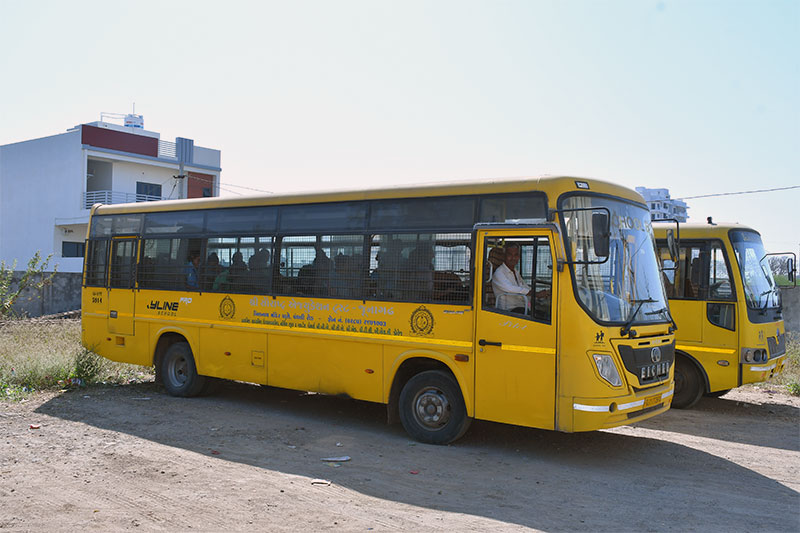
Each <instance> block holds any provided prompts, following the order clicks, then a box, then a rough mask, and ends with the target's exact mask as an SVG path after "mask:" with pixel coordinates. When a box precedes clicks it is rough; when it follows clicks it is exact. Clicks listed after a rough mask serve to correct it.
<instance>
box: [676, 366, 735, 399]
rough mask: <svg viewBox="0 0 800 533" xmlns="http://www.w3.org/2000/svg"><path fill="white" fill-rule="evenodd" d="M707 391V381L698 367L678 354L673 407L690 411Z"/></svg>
mask: <svg viewBox="0 0 800 533" xmlns="http://www.w3.org/2000/svg"><path fill="white" fill-rule="evenodd" d="M705 391H706V383H705V379H703V375H702V374H701V373H700V369H699V368H697V365H696V364H695V363H694V362H693V361H692V360H691V359H689V358H688V357H686V356H685V355H683V354H680V353H676V354H675V395H674V397H673V399H672V407H675V408H676V409H689V408H690V407H692V406H694V405H695V404H696V403H697V402H698V401H699V400H700V398H701V397H702V396H703V393H704V392H705ZM725 392H727V391H725Z"/></svg>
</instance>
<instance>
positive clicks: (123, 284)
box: [110, 239, 137, 289]
mask: <svg viewBox="0 0 800 533" xmlns="http://www.w3.org/2000/svg"><path fill="white" fill-rule="evenodd" d="M111 242H112V243H113V244H112V246H111V269H110V277H111V283H110V286H111V287H112V288H120V289H129V288H131V287H133V283H134V279H133V273H134V270H135V268H136V243H137V241H136V239H115V240H113V241H111Z"/></svg>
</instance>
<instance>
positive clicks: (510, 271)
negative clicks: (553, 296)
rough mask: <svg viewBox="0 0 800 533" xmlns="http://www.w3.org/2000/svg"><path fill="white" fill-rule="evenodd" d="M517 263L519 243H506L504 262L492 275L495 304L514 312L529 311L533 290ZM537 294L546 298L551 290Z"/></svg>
mask: <svg viewBox="0 0 800 533" xmlns="http://www.w3.org/2000/svg"><path fill="white" fill-rule="evenodd" d="M517 263H519V244H517V243H513V242H512V243H509V244H507V245H506V253H505V259H504V260H503V264H502V265H500V266H499V267H497V269H496V270H495V271H494V274H493V275H492V290H493V291H494V295H495V298H496V304H495V305H496V306H497V307H498V308H499V309H503V310H505V311H511V312H512V313H528V312H529V310H530V298H531V294H532V292H533V291H531V288H530V286H528V284H527V283H525V280H523V279H522V276H521V275H520V274H519V273H518V272H517V271H516V267H517ZM536 296H538V297H541V298H545V297H547V296H550V291H547V290H542V291H539V292H537V293H536Z"/></svg>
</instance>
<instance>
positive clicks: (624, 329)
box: [619, 298, 661, 337]
mask: <svg viewBox="0 0 800 533" xmlns="http://www.w3.org/2000/svg"><path fill="white" fill-rule="evenodd" d="M633 301H634V302H636V309H634V310H633V313H632V314H631V316H630V318H628V321H627V322H625V325H624V326H622V329H620V330H619V334H620V335H621V336H622V337H624V336H626V335H628V334H630V333H631V324H633V321H634V320H635V319H636V315H638V314H639V310H640V309H641V308H642V306H643V305H644V304H654V303H656V301H655V300H653V299H652V298H645V299H644V300H633ZM658 312H659V313H660V312H661V311H658ZM631 337H633V335H631Z"/></svg>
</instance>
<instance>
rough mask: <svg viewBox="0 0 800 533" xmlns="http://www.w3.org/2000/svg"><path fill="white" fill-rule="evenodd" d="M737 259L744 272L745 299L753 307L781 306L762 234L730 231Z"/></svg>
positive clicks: (740, 268)
mask: <svg viewBox="0 0 800 533" xmlns="http://www.w3.org/2000/svg"><path fill="white" fill-rule="evenodd" d="M730 236H731V244H732V245H733V250H734V251H735V252H736V261H737V262H738V263H739V270H740V271H741V273H742V284H743V285H744V294H745V300H746V301H747V306H748V307H749V308H751V309H767V308H770V307H779V306H780V291H779V290H778V288H777V285H776V284H775V280H774V279H773V278H772V271H771V269H770V267H769V264H768V263H767V260H766V257H765V256H766V254H767V253H766V252H765V251H764V245H763V244H762V243H761V236H760V235H759V234H758V233H756V232H754V231H742V230H734V231H731V233H730Z"/></svg>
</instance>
